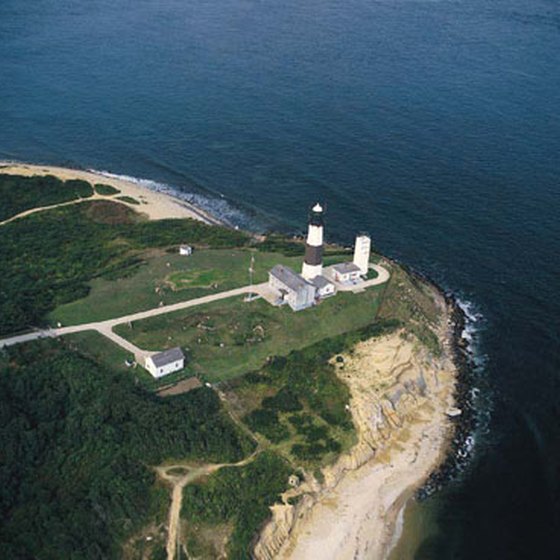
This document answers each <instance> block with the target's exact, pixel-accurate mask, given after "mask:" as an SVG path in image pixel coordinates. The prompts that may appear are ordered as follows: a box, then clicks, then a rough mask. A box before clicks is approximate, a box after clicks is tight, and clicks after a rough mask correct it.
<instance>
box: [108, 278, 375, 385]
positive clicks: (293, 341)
mask: <svg viewBox="0 0 560 560" xmlns="http://www.w3.org/2000/svg"><path fill="white" fill-rule="evenodd" d="M383 289H384V288H383V286H376V287H373V288H370V289H368V290H366V291H365V292H364V293H361V294H352V293H339V294H338V295H337V296H336V297H334V298H331V299H329V300H326V301H324V302H322V303H321V304H320V305H318V306H316V307H313V308H310V309H306V310H304V311H301V312H299V313H294V312H293V311H292V310H291V309H289V308H288V307H281V308H278V307H273V306H271V305H270V304H268V303H267V302H265V301H264V300H257V301H253V302H250V303H247V302H244V301H243V299H242V298H232V299H228V300H223V301H219V302H215V303H212V304H209V305H205V306H201V307H197V308H194V309H189V310H184V311H179V312H176V313H169V314H166V315H162V316H159V317H152V318H150V319H146V320H144V321H138V322H135V323H133V324H132V326H131V327H129V326H128V325H120V326H118V327H117V328H116V329H115V331H116V332H117V333H118V334H120V335H121V336H123V337H125V338H127V339H128V340H131V341H132V342H133V343H134V344H136V345H138V346H139V347H140V348H144V349H146V350H164V349H166V348H170V347H173V346H181V347H183V348H185V349H186V350H187V352H188V361H189V366H188V367H189V369H191V370H192V371H194V372H195V373H197V374H198V375H200V376H202V377H203V378H204V379H208V380H211V381H217V380H222V379H228V378H233V377H235V376H238V375H241V374H243V373H246V372H248V371H251V370H255V369H258V368H259V367H261V366H262V365H263V364H264V363H265V362H266V360H267V358H268V357H269V356H285V355H287V354H289V353H290V352H291V351H292V350H296V349H300V348H304V347H306V346H309V345H311V344H314V343H315V342H318V341H320V340H322V339H325V338H329V337H332V336H336V335H339V334H342V333H345V332H348V331H352V330H356V329H359V328H360V327H363V326H365V325H368V324H370V323H371V322H372V321H373V320H374V318H375V316H376V313H377V309H378V307H379V302H380V298H381V294H382V291H383Z"/></svg>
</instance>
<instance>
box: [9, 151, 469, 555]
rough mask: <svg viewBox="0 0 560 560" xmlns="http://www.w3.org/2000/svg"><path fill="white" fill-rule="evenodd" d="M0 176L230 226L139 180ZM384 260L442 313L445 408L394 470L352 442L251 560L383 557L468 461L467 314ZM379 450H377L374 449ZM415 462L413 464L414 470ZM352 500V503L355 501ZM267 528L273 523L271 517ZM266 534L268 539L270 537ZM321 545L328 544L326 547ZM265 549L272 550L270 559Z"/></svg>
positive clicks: (81, 174) (419, 431)
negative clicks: (344, 531) (448, 369)
mask: <svg viewBox="0 0 560 560" xmlns="http://www.w3.org/2000/svg"><path fill="white" fill-rule="evenodd" d="M0 173H7V174H13V175H18V174H19V175H48V174H49V175H54V176H56V177H58V178H60V179H62V180H68V179H82V180H86V181H88V182H90V183H91V184H92V186H93V185H94V184H96V183H104V184H108V185H111V186H114V187H116V188H118V189H119V190H120V191H121V192H120V193H119V195H115V196H114V197H92V198H91V199H85V200H96V199H100V198H102V199H106V200H110V199H111V198H112V199H116V197H117V196H121V195H123V196H131V197H133V198H136V199H137V200H140V201H141V204H140V205H129V206H130V207H131V208H133V209H134V210H136V211H138V212H140V213H144V214H145V215H146V216H147V217H148V219H150V220H158V219H166V218H191V219H196V220H200V221H202V222H204V223H207V224H210V225H221V226H226V227H230V226H228V225H227V224H225V223H223V222H221V221H220V220H218V219H217V218H215V217H214V216H211V215H210V214H208V213H207V212H206V211H204V210H202V209H200V208H198V207H196V206H194V205H193V204H191V203H188V202H186V201H184V200H181V199H180V198H177V197H174V196H173V195H172V194H169V193H166V192H161V191H158V190H155V189H151V188H150V187H149V186H148V185H146V184H141V182H140V183H139V182H135V181H132V180H127V179H126V178H123V177H121V176H113V174H107V175H106V174H104V173H103V172H99V171H94V170H80V169H71V168H65V167H58V166H51V165H36V164H28V163H20V162H7V161H0ZM115 202H121V203H123V204H127V203H126V202H122V201H119V200H115ZM385 258H386V259H387V261H389V262H391V263H395V264H398V266H400V267H402V268H403V269H404V270H405V271H406V272H407V273H408V274H410V275H411V276H412V277H415V278H416V279H417V280H419V281H420V282H422V283H423V284H425V285H427V286H428V287H430V289H431V290H433V291H434V293H435V294H436V297H437V298H440V299H441V301H442V302H443V307H442V310H443V311H442V314H444V315H445V321H442V325H440V329H442V330H441V333H440V337H439V338H440V341H441V342H442V346H443V347H444V348H445V354H446V355H447V357H448V358H450V359H451V363H452V365H453V370H454V371H453V380H452V385H451V386H450V387H451V389H452V390H451V398H452V402H451V401H450V402H448V403H447V404H446V407H443V408H440V410H438V411H437V414H435V413H434V414H432V416H431V417H430V418H429V419H425V421H424V422H423V423H422V426H421V427H418V426H412V427H411V426H408V425H407V426H406V428H407V429H409V431H410V432H411V434H410V436H409V439H408V440H406V441H401V442H399V445H400V446H402V448H403V449H401V450H400V452H399V453H398V458H397V459H395V462H398V463H399V467H402V468H401V470H396V471H395V470H393V471H391V470H388V467H387V465H386V464H381V465H380V464H379V463H380V461H379V455H380V454H381V453H379V449H378V447H377V446H374V445H373V443H372V442H359V444H358V446H359V445H360V444H362V443H365V445H364V446H362V448H361V449H359V450H358V456H357V457H353V458H352V460H351V461H350V463H347V464H343V465H342V467H341V470H340V472H338V473H334V472H330V473H327V479H328V478H329V477H330V485H329V481H328V482H327V485H326V486H325V487H322V488H321V487H319V488H318V487H317V485H316V486H315V487H314V488H312V489H311V490H312V492H314V493H315V494H316V496H315V498H314V499H313V500H307V499H304V500H302V502H303V503H302V507H296V508H295V509H296V512H295V513H294V512H292V514H291V515H292V519H290V520H289V522H288V523H287V525H290V527H289V528H288V529H286V528H284V529H283V531H284V533H285V534H284V535H283V537H284V538H283V539H281V540H282V542H281V543H280V547H278V546H277V545H278V542H276V543H275V544H274V545H273V546H268V545H265V546H262V545H263V535H265V536H266V530H267V527H265V529H264V531H263V532H261V538H260V539H259V541H257V545H256V547H255V551H256V553H255V558H259V559H268V558H284V559H285V560H288V559H294V560H298V559H299V560H304V559H305V558H307V557H309V553H310V552H311V551H313V554H315V553H316V552H315V551H316V550H319V555H320V556H322V557H323V558H324V559H325V560H326V559H327V558H332V559H333V560H335V559H336V560H339V559H341V560H344V559H346V558H348V559H350V558H364V559H370V560H377V559H381V558H387V557H389V556H390V554H391V551H392V550H393V549H394V548H395V547H396V546H397V544H398V542H399V539H400V538H401V536H402V534H403V531H404V523H405V520H404V518H403V515H404V511H405V508H406V506H407V504H408V503H409V502H410V500H412V499H416V500H423V499H425V498H426V497H428V496H429V495H431V494H432V493H433V492H435V491H437V490H438V489H440V488H441V486H442V485H443V484H445V482H446V481H447V480H449V479H450V478H452V477H453V476H454V475H455V474H456V472H457V470H458V469H459V467H460V465H462V464H464V463H466V462H467V461H468V459H469V457H470V452H471V449H472V441H469V438H470V439H471V440H472V438H471V434H472V432H473V430H474V428H475V426H476V418H475V411H474V407H473V406H472V395H471V393H472V370H473V368H472V356H471V355H470V352H469V348H468V341H467V340H466V339H465V337H464V336H463V334H464V330H465V327H466V324H467V316H466V314H465V312H464V310H463V309H462V308H461V306H460V304H459V302H458V300H457V298H456V297H454V296H453V295H452V294H449V293H445V292H444V290H442V289H441V288H440V287H439V286H438V285H437V283H435V282H434V281H433V280H431V279H430V278H428V277H427V276H425V275H423V274H422V273H419V272H417V271H415V270H413V269H411V268H410V267H408V266H406V265H403V264H402V263H399V262H398V261H396V260H394V259H390V258H387V257H385ZM438 330H439V329H438ZM444 331H445V333H444ZM442 333H444V334H442ZM453 406H455V407H458V408H459V409H460V410H461V411H462V413H461V414H460V415H459V416H455V417H452V418H449V417H448V416H447V415H446V414H445V411H446V410H449V409H450V408H452V407H453ZM354 412H355V411H354V406H352V414H353V415H354ZM432 412H433V411H432ZM362 420H363V418H362ZM426 442H428V443H426ZM411 448H412V453H411ZM350 451H353V450H350ZM383 451H384V450H383V449H381V452H383ZM347 458H348V457H347V455H345V456H342V457H341V458H340V459H339V462H342V463H343V462H344V461H345V460H347ZM337 465H338V463H337ZM410 465H414V468H410ZM416 465H420V466H419V468H418V470H417V469H416ZM338 466H340V465H338ZM384 467H385V468H384ZM390 468H391V469H394V466H393V464H391V465H390ZM329 469H331V467H327V468H326V469H325V471H328V470H329ZM331 470H332V469H331ZM366 471H367V472H366ZM316 484H317V483H316ZM319 486H321V485H319ZM372 488H377V489H378V494H377V498H378V502H379V504H380V505H379V507H378V508H377V510H376V511H374V510H375V508H372V502H374V501H375V500H373V499H372V497H371V489H372ZM386 488H387V489H386ZM360 497H361V501H360V499H359V498H360ZM305 498H307V496H305ZM357 501H359V502H360V503H356V502H357ZM335 503H336V505H335ZM336 507H338V508H339V509H340V507H342V508H343V509H344V510H345V511H344V515H346V517H345V519H346V521H348V520H350V521H351V523H352V524H355V525H359V527H357V529H356V530H355V531H354V532H353V533H351V534H349V535H342V537H343V540H345V546H346V545H348V546H347V547H346V549H344V550H343V549H340V550H337V549H334V548H333V546H332V539H331V541H329V538H330V537H331V536H332V535H333V534H335V533H336V530H334V529H332V528H333V526H334V525H336V523H337V522H338V521H339V519H338V516H337V515H335V517H334V518H333V517H332V516H331V517H329V513H330V514H332V513H333V511H336V509H335V508H336ZM279 508H283V506H279ZM380 508H381V509H380ZM277 512H280V517H281V516H284V517H285V516H286V515H287V514H286V511H284V510H281V509H277V510H275V509H274V508H273V515H274V516H275V517H276V513H277ZM360 515H361V519H358V517H357V516H360ZM349 516H350V517H349ZM321 518H322V519H323V520H321ZM273 523H277V519H274V520H273ZM302 523H305V524H307V525H311V527H313V526H315V527H319V528H320V527H321V526H322V527H323V528H324V529H326V531H325V532H324V534H321V532H320V531H319V536H317V532H315V536H313V534H311V536H310V530H308V531H307V532H306V533H305V534H303V530H302V529H301V527H300V526H301V525H302ZM333 524H334V525H333ZM268 537H269V538H272V536H271V535H268ZM372 537H374V538H372ZM350 539H354V540H353V543H349V540H350ZM294 541H295V542H294ZM305 542H308V543H311V545H312V548H311V549H308V552H307V553H304V554H303V555H302V553H301V552H300V553H298V551H297V549H296V545H297V546H299V547H300V549H301V546H302V544H301V543H303V546H305ZM298 543H299V544H298ZM327 543H329V544H328V546H327ZM259 546H260V549H259ZM321 546H323V547H324V548H321ZM272 550H274V552H273V553H272V554H271V553H270V551H272ZM334 552H336V556H329V554H332V553H334Z"/></svg>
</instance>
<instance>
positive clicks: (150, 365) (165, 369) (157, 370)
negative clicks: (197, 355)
mask: <svg viewBox="0 0 560 560" xmlns="http://www.w3.org/2000/svg"><path fill="white" fill-rule="evenodd" d="M184 367H185V360H184V359H183V360H177V361H176V362H171V363H169V364H165V365H164V366H160V367H157V366H156V365H155V364H154V362H153V360H152V358H146V369H147V370H148V371H149V372H150V373H151V374H152V375H153V376H154V377H156V378H158V377H163V376H164V375H169V374H170V373H173V372H175V371H179V370H180V369H183V368H184Z"/></svg>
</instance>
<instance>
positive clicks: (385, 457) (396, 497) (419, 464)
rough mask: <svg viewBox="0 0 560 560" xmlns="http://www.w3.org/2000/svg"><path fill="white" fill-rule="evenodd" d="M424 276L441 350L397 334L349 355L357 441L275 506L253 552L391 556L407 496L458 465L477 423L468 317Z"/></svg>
mask: <svg viewBox="0 0 560 560" xmlns="http://www.w3.org/2000/svg"><path fill="white" fill-rule="evenodd" d="M417 279H420V280H421V281H422V282H423V284H424V285H426V286H428V287H429V288H430V290H432V291H433V294H434V298H435V300H436V301H437V304H438V306H439V309H440V311H441V324H440V325H439V327H438V338H439V340H440V345H441V347H442V352H441V356H437V357H436V356H434V355H432V354H431V353H430V352H428V351H427V349H426V348H425V347H424V346H423V345H421V344H419V341H418V340H417V339H415V337H414V336H412V335H411V334H410V333H407V332H405V331H399V332H396V333H393V334H392V335H388V336H385V337H381V338H380V339H372V340H369V341H366V342H364V343H360V344H359V345H358V346H357V347H356V348H354V351H353V352H352V353H351V355H348V356H344V357H343V364H344V365H343V366H342V367H340V368H339V375H340V376H341V378H342V379H344V380H345V381H346V382H347V383H348V385H349V387H350V391H351V395H352V398H351V403H350V408H351V412H352V415H353V419H354V423H355V425H356V428H357V433H358V442H357V444H356V445H355V446H354V447H353V448H352V449H351V450H350V452H349V453H348V454H346V455H344V456H342V457H340V458H339V460H338V461H337V462H336V463H335V464H334V465H332V466H330V467H326V468H325V469H323V477H324V480H321V481H318V480H317V479H316V478H314V477H309V479H307V478H306V480H305V482H304V484H302V486H301V487H300V488H299V489H298V490H297V491H296V490H292V491H290V492H288V493H286V495H284V497H283V498H284V503H282V504H278V505H276V506H275V507H274V508H272V509H273V511H272V513H273V518H272V520H271V522H270V523H269V524H268V525H267V526H266V527H265V528H264V529H263V531H262V532H261V535H260V538H259V540H258V542H257V543H256V545H255V548H254V557H255V558H258V559H263V560H268V559H272V558H284V559H302V560H303V559H304V558H309V557H311V556H310V554H312V555H313V556H314V557H321V558H324V559H327V558H332V559H333V560H334V559H335V558H336V560H339V559H344V558H348V559H350V558H368V559H380V558H385V557H386V555H387V554H388V552H389V550H390V548H391V546H392V545H393V544H394V542H395V531H396V525H397V518H398V515H399V513H400V512H401V511H402V509H403V508H404V506H405V504H406V502H407V501H408V500H409V499H412V498H413V497H415V496H416V497H417V498H422V497H424V496H426V495H428V494H429V492H431V491H434V490H435V489H437V488H438V487H440V486H441V485H442V484H443V482H444V481H445V480H446V479H447V478H448V477H449V476H452V474H453V470H452V469H453V468H457V467H456V465H457V462H456V456H457V454H458V453H461V452H462V450H464V449H465V446H466V445H468V441H469V439H468V438H469V437H470V433H471V431H472V428H473V426H474V421H475V420H474V414H473V412H472V410H471V408H470V401H469V395H470V394H471V393H472V392H471V385H472V384H471V379H470V371H471V368H470V360H469V355H468V352H467V350H466V341H465V340H463V331H464V326H465V317H464V314H463V312H462V310H461V309H460V307H459V306H458V305H457V302H456V301H455V300H454V298H453V297H451V296H445V295H444V294H443V292H442V291H441V290H440V289H439V288H438V287H437V286H436V285H435V284H434V283H433V282H430V281H429V280H427V279H426V278H422V277H420V276H418V275H417Z"/></svg>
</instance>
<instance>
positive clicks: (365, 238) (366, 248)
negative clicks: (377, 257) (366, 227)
mask: <svg viewBox="0 0 560 560" xmlns="http://www.w3.org/2000/svg"><path fill="white" fill-rule="evenodd" d="M370 253H371V238H370V236H369V235H367V234H365V233H362V234H361V235H358V237H356V245H355V246H354V264H355V265H356V266H357V267H359V268H360V275H361V276H365V275H366V274H367V273H368V267H369V255H370Z"/></svg>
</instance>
